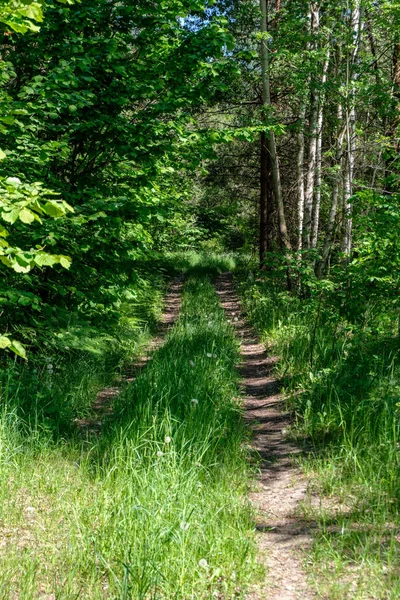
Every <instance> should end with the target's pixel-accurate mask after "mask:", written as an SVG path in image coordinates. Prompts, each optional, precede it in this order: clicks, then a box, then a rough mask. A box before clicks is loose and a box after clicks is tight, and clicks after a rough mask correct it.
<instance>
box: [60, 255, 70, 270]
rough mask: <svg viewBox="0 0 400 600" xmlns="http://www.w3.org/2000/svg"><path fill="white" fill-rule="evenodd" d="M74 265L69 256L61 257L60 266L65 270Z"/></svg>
mask: <svg viewBox="0 0 400 600" xmlns="http://www.w3.org/2000/svg"><path fill="white" fill-rule="evenodd" d="M71 264H72V260H71V259H70V258H69V257H68V256H60V265H61V266H62V267H64V269H69V268H70V266H71Z"/></svg>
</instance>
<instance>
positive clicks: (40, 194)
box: [0, 177, 73, 273]
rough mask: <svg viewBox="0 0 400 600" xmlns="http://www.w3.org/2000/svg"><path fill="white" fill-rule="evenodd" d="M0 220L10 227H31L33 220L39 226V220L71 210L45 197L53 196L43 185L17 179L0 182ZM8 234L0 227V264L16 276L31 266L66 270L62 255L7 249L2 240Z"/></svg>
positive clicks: (8, 178)
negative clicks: (57, 267)
mask: <svg viewBox="0 0 400 600" xmlns="http://www.w3.org/2000/svg"><path fill="white" fill-rule="evenodd" d="M0 192H1V195H0V211H1V212H0V217H1V218H2V219H3V220H4V221H6V222H7V223H10V224H11V225H14V224H15V223H16V222H17V221H20V222H21V223H23V224H25V225H31V224H32V223H33V222H34V221H37V222H39V223H42V219H41V217H43V216H46V215H47V216H49V217H52V218H60V217H65V216H66V215H67V213H68V212H72V211H73V208H72V207H71V206H70V205H69V204H67V203H66V202H65V201H63V200H53V199H49V198H47V197H46V196H52V195H53V196H54V195H56V194H55V193H54V192H52V191H51V190H48V189H46V188H45V187H44V186H43V184H41V183H39V182H36V183H33V184H27V183H22V182H21V180H20V179H19V178H18V177H7V178H5V179H4V178H3V179H2V180H0ZM8 235H9V231H8V230H7V229H5V228H4V227H3V226H0V262H1V263H2V264H3V265H5V266H6V267H9V268H11V269H13V270H14V271H15V272H17V273H28V272H29V271H30V270H31V269H32V268H33V267H35V266H39V267H43V266H53V265H55V264H60V265H61V266H62V267H64V268H66V269H69V267H70V265H71V261H70V259H69V258H68V257H66V256H63V255H52V254H49V253H46V252H43V251H42V250H30V251H28V252H26V251H23V250H21V249H20V248H18V247H16V246H10V245H9V243H8V242H7V241H6V240H5V239H4V238H6V237H7V236H8Z"/></svg>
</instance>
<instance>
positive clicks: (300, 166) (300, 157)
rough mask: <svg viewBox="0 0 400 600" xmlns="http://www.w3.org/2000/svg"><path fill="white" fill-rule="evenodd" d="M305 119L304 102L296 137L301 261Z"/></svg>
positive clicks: (298, 239)
mask: <svg viewBox="0 0 400 600" xmlns="http://www.w3.org/2000/svg"><path fill="white" fill-rule="evenodd" d="M305 118H306V104H305V102H304V103H303V104H302V105H301V108H300V130H299V133H298V136H297V146H298V150H297V218H298V227H299V229H298V238H297V252H298V259H299V260H301V254H300V253H301V249H302V246H303V223H304V149H305V146H304V123H305Z"/></svg>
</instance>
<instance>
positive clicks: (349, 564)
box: [239, 276, 400, 599]
mask: <svg viewBox="0 0 400 600" xmlns="http://www.w3.org/2000/svg"><path fill="white" fill-rule="evenodd" d="M239 287H240V289H241V293H242V296H243V298H244V302H245V305H246V308H247V311H248V314H249V317H250V319H251V321H252V322H253V324H254V325H255V326H256V327H257V328H258V330H259V331H260V332H261V333H262V334H263V337H264V340H265V341H266V343H267V344H268V345H270V346H271V348H272V351H273V352H276V353H277V354H278V355H279V364H278V367H277V375H278V376H279V377H280V378H281V379H282V383H283V388H284V391H285V392H286V393H287V397H288V403H289V406H290V408H291V410H292V412H293V415H294V417H295V426H294V428H293V432H292V433H293V435H295V436H296V437H297V438H298V439H299V441H301V440H302V439H304V440H305V441H306V445H307V447H309V446H310V442H311V446H312V447H313V448H314V451H313V452H311V454H308V456H307V458H306V459H305V461H304V468H305V469H306V470H308V471H309V473H310V474H311V475H312V476H313V484H314V488H315V490H314V491H315V492H317V493H318V494H319V495H320V496H321V497H322V498H323V501H322V503H321V504H319V503H318V502H317V503H314V508H313V507H312V506H309V507H308V509H307V510H306V513H305V514H306V517H307V518H310V519H311V520H316V521H317V522H318V525H319V528H318V531H319V533H318V534H316V544H315V551H314V559H315V563H314V573H315V572H319V575H320V577H319V578H317V579H318V582H319V583H318V586H319V589H320V591H321V593H324V594H328V597H329V598H338V599H339V598H400V583H399V578H398V573H399V569H400V544H399V542H400V518H399V515H398V513H399V507H400V469H399V467H400V460H399V459H400V430H399V427H400V360H399V359H400V356H399V339H398V334H397V327H396V325H397V324H396V321H395V319H392V318H391V316H390V315H389V314H387V315H377V316H376V317H375V319H373V318H372V316H371V314H370V315H369V317H368V322H367V324H366V323H365V321H364V322H361V323H360V322H359V321H357V318H355V319H354V321H350V320H349V318H348V317H347V318H345V316H344V315H343V314H342V315H340V310H339V308H338V307H335V305H334V303H333V300H332V297H331V296H330V295H329V294H326V295H324V294H319V295H317V296H316V297H313V296H311V297H309V298H298V297H293V296H291V295H289V294H288V293H287V292H285V291H282V289H280V288H279V287H278V286H277V285H276V284H275V283H274V282H271V281H262V280H259V281H256V280H255V279H254V278H251V276H250V279H247V280H243V277H242V279H241V282H240V283H239ZM372 308H373V307H371V313H372ZM366 313H368V311H366Z"/></svg>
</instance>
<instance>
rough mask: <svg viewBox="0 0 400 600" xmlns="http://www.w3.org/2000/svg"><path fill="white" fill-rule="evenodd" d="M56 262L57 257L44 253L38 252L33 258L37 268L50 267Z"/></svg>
mask: <svg viewBox="0 0 400 600" xmlns="http://www.w3.org/2000/svg"><path fill="white" fill-rule="evenodd" d="M56 262H58V260H57V257H55V256H53V255H52V254H47V253H46V252H40V253H39V254H37V255H36V256H35V263H36V264H37V265H38V266H39V267H52V266H53V265H54V264H55V263H56Z"/></svg>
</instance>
